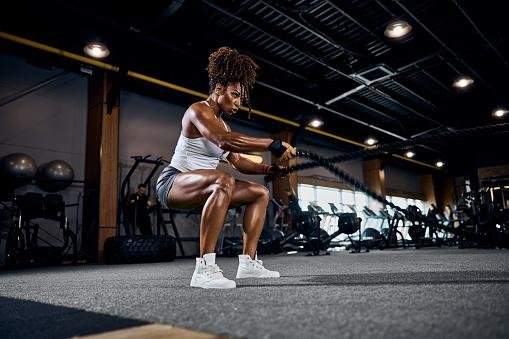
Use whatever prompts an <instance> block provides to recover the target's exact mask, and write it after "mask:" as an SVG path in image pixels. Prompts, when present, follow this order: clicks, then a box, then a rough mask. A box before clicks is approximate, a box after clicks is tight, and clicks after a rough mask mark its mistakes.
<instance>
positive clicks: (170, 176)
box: [156, 165, 182, 208]
mask: <svg viewBox="0 0 509 339" xmlns="http://www.w3.org/2000/svg"><path fill="white" fill-rule="evenodd" d="M179 173H182V172H181V171H179V170H178V169H176V168H175V167H171V166H170V165H168V166H166V167H165V168H164V169H163V171H162V172H161V174H159V178H157V183H156V194H157V198H158V199H159V201H160V202H161V206H162V207H163V208H169V207H168V193H169V192H170V189H171V186H172V185H173V182H174V181H175V177H176V176H177V174H179Z"/></svg>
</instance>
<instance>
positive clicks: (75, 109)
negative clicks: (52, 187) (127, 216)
mask: <svg viewBox="0 0 509 339" xmlns="http://www.w3.org/2000/svg"><path fill="white" fill-rule="evenodd" d="M62 72H63V70H62V69H58V68H55V67H51V68H41V67H37V66H34V65H32V64H29V63H28V62H27V61H25V60H24V59H21V58H18V57H16V56H13V55H10V54H4V53H0V98H2V101H3V99H5V98H9V97H11V96H13V95H14V94H16V93H19V92H20V91H22V90H26V89H28V88H30V87H32V86H34V85H35V84H37V83H40V82H42V81H44V80H46V79H48V78H50V77H52V76H55V75H58V74H60V73H62ZM86 117H87V78H86V77H85V76H82V75H79V74H75V73H66V74H64V75H62V76H60V77H58V78H57V79H56V80H55V81H54V82H52V83H50V84H49V85H47V86H44V87H42V88H40V89H38V90H36V91H34V92H32V93H29V94H27V95H25V96H22V97H20V98H18V99H16V100H14V101H12V102H10V103H8V104H5V105H3V106H1V107H0V157H3V156H5V155H7V154H10V153H20V152H21V153H26V154H28V155H30V156H31V157H32V158H33V159H34V160H35V162H36V164H37V166H40V165H42V164H44V163H46V162H49V161H52V160H57V159H58V160H64V161H66V162H68V163H69V164H70V165H71V166H72V168H73V170H74V178H75V179H76V180H82V179H83V173H84V163H85V138H86ZM26 192H38V193H42V194H46V193H47V192H44V191H42V190H41V189H39V188H38V187H37V186H36V185H35V184H29V185H26V186H22V187H20V188H18V189H17V191H16V193H18V194H24V193H26ZM57 193H58V194H61V195H62V196H63V197H64V201H65V202H66V204H71V203H76V202H78V201H79V202H80V208H81V197H82V194H83V185H82V184H73V185H71V186H70V187H68V188H67V189H65V190H63V191H60V192H57ZM67 216H68V219H69V222H70V227H71V229H72V230H73V231H74V230H76V227H77V222H76V219H78V224H81V209H80V211H78V210H77V208H76V207H72V208H68V209H67ZM38 223H39V224H40V225H41V228H44V229H45V230H46V231H48V232H49V233H50V234H51V235H52V236H54V237H56V238H59V239H61V238H62V237H61V233H62V232H61V230H60V229H59V226H58V225H57V223H56V222H53V221H46V220H40V222H39V221H38ZM39 235H40V237H41V238H42V239H44V240H46V241H48V242H49V243H51V244H53V245H57V244H58V241H57V240H56V239H53V238H52V237H51V236H50V235H47V234H44V232H39ZM78 242H79V239H78Z"/></svg>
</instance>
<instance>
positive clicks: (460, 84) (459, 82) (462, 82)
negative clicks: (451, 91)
mask: <svg viewBox="0 0 509 339" xmlns="http://www.w3.org/2000/svg"><path fill="white" fill-rule="evenodd" d="M473 83H474V79H472V78H471V77H469V76H468V75H462V76H460V77H458V78H456V80H454V82H453V83H452V86H453V87H456V88H466V87H468V86H470V85H472V84H473Z"/></svg>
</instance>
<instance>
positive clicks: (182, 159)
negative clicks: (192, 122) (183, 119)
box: [170, 133, 230, 172]
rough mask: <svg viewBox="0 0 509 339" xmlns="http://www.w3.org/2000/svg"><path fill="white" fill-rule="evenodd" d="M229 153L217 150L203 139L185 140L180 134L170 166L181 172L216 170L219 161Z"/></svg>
mask: <svg viewBox="0 0 509 339" xmlns="http://www.w3.org/2000/svg"><path fill="white" fill-rule="evenodd" d="M229 153H230V152H229V151H225V150H223V149H221V148H219V147H218V146H217V145H216V144H214V143H213V142H211V141H209V140H208V139H207V138H205V137H199V138H192V139H191V138H187V137H185V136H183V135H182V133H180V137H179V140H178V142H177V146H175V152H174V153H173V156H172V158H171V162H170V166H172V167H175V168H176V169H178V170H179V171H181V172H187V171H192V170H196V169H216V167H217V165H218V164H219V161H220V160H221V159H222V160H225V161H226V157H228V154H229Z"/></svg>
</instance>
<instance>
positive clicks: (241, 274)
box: [237, 255, 279, 279]
mask: <svg viewBox="0 0 509 339" xmlns="http://www.w3.org/2000/svg"><path fill="white" fill-rule="evenodd" d="M240 278H279V272H277V271H269V270H268V269H266V268H265V267H263V261H261V260H258V258H256V257H255V259H254V260H253V259H251V257H250V256H249V255H239V268H238V270H237V279H240Z"/></svg>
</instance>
